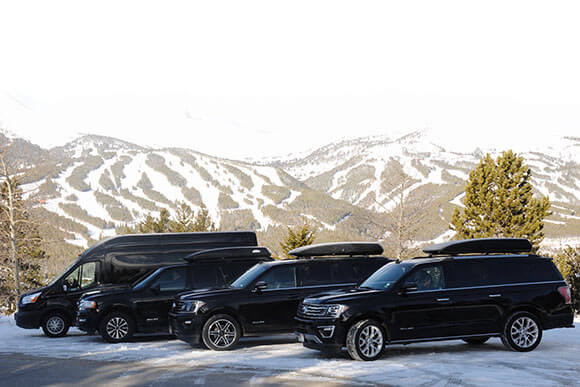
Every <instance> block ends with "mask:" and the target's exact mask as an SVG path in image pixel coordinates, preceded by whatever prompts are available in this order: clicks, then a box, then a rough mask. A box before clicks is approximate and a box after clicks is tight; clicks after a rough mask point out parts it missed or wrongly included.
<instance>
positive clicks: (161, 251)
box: [14, 232, 257, 337]
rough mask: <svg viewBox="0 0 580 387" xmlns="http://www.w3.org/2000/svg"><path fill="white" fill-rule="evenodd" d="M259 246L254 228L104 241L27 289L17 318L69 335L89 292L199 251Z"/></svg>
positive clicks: (51, 334) (26, 325)
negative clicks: (52, 276) (41, 283)
mask: <svg viewBox="0 0 580 387" xmlns="http://www.w3.org/2000/svg"><path fill="white" fill-rule="evenodd" d="M256 245H257V238H256V234H255V233H254V232H208V233H165V234H131V235H121V236H117V237H113V238H110V239H106V240H103V241H101V242H99V243H96V244H94V245H93V246H91V247H90V248H88V249H87V250H85V251H84V252H83V253H82V254H81V255H80V256H79V258H78V259H77V260H76V261H75V262H74V263H73V264H72V265H71V266H70V267H69V268H68V269H66V270H65V272H64V273H63V274H62V275H61V276H60V277H58V278H57V279H55V280H54V281H53V282H52V283H51V284H49V285H47V286H45V287H43V288H40V289H36V290H33V291H30V292H27V293H24V294H23V295H22V296H21V297H20V300H19V302H18V312H17V313H16V314H15V316H14V318H15V320H16V325H18V326H19V327H21V328H28V329H38V328H39V327H42V329H43V331H44V333H45V334H46V335H47V336H49V337H60V336H64V335H66V333H67V332H68V329H69V327H70V325H71V324H72V323H73V321H74V317H75V315H76V304H77V301H78V300H79V298H80V297H81V295H82V294H83V293H85V292H87V291H90V290H95V289H102V288H104V287H106V288H113V287H123V286H127V284H130V283H132V282H133V281H135V280H136V279H138V278H139V277H142V276H143V275H145V274H147V273H150V272H151V271H153V270H155V269H157V268H159V267H161V266H167V265H171V264H175V263H182V262H183V257H184V256H186V255H188V254H191V253H193V252H196V251H200V250H206V249H209V248H219V247H230V246H256Z"/></svg>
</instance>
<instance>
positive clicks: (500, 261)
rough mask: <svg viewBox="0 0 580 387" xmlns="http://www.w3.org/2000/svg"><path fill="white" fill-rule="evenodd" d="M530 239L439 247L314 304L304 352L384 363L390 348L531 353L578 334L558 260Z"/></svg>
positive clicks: (308, 312) (304, 307)
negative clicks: (568, 333) (431, 345)
mask: <svg viewBox="0 0 580 387" xmlns="http://www.w3.org/2000/svg"><path fill="white" fill-rule="evenodd" d="M531 247H532V246H531V244H530V242H529V241H528V240H526V239H472V240H465V241H453V242H448V243H442V244H438V245H433V246H431V247H429V248H427V249H425V250H424V252H426V253H428V254H429V257H425V258H415V259H412V260H409V261H403V262H400V261H397V262H392V263H390V264H388V265H385V266H384V267H382V268H381V269H379V270H378V271H377V272H376V273H374V274H373V275H372V276H370V277H369V278H368V279H367V280H366V281H365V282H363V283H362V284H361V285H360V286H358V287H357V288H355V289H350V290H345V291H339V292H332V293H328V294H321V295H317V296H314V297H310V298H307V299H305V300H304V302H303V303H302V304H301V305H300V306H299V307H298V312H297V317H296V323H297V332H298V335H299V340H300V341H302V342H303V343H304V346H306V347H308V348H312V349H318V350H322V351H332V352H337V351H341V350H342V349H343V348H345V347H346V350H347V351H348V354H349V355H350V356H351V358H353V359H355V360H375V359H378V358H379V357H380V356H381V354H382V352H383V350H384V348H385V345H386V344H391V343H392V344H398V343H404V344H408V343H415V342H422V341H437V340H451V339H461V340H464V341H466V342H467V343H469V344H483V343H484V342H485V341H487V340H488V339H489V338H490V337H500V338H501V340H502V341H503V343H504V344H505V345H506V346H507V347H508V348H509V349H511V350H514V351H522V352H523V351H531V350H533V349H534V348H536V347H537V346H538V345H539V344H540V341H541V339H542V331H543V330H547V329H552V328H561V327H573V319H574V315H573V311H572V308H571V297H570V289H569V287H568V286H567V285H566V283H565V282H564V280H563V279H562V276H561V275H560V273H559V271H558V269H557V268H556V266H555V265H554V263H553V262H552V259H551V258H544V257H540V256H537V255H532V254H529V252H530V251H531Z"/></svg>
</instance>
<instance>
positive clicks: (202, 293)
mask: <svg viewBox="0 0 580 387" xmlns="http://www.w3.org/2000/svg"><path fill="white" fill-rule="evenodd" d="M245 291H246V290H245V289H236V288H221V289H197V290H195V291H191V292H187V293H181V294H179V295H178V296H177V298H179V299H180V300H185V301H187V300H200V299H207V298H214V297H227V296H229V295H234V294H240V293H242V292H245Z"/></svg>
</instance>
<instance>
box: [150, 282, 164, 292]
mask: <svg viewBox="0 0 580 387" xmlns="http://www.w3.org/2000/svg"><path fill="white" fill-rule="evenodd" d="M149 290H151V291H152V292H153V293H155V294H159V293H161V285H159V282H157V283H156V284H154V285H152V286H151V287H150V288H149Z"/></svg>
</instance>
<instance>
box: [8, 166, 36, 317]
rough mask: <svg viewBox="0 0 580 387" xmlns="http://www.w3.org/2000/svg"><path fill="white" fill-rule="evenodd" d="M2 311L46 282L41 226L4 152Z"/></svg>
mask: <svg viewBox="0 0 580 387" xmlns="http://www.w3.org/2000/svg"><path fill="white" fill-rule="evenodd" d="M0 161H1V165H2V173H1V175H2V180H1V182H0V311H4V312H13V311H14V310H15V308H16V304H17V301H18V297H19V296H20V294H21V293H22V292H25V291H28V290H31V289H34V288H37V287H40V286H42V285H43V281H42V275H41V264H42V261H43V260H45V259H47V254H46V252H45V251H44V250H43V249H42V248H41V242H42V240H41V238H40V234H39V231H38V226H37V225H36V224H35V223H34V222H33V221H32V220H31V217H30V214H29V212H28V209H27V205H26V202H25V201H24V200H23V198H22V190H21V189H20V184H19V181H18V179H17V178H15V177H14V175H13V174H12V173H10V172H11V171H10V168H9V167H8V166H7V164H6V162H5V160H4V158H3V156H2V155H0Z"/></svg>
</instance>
